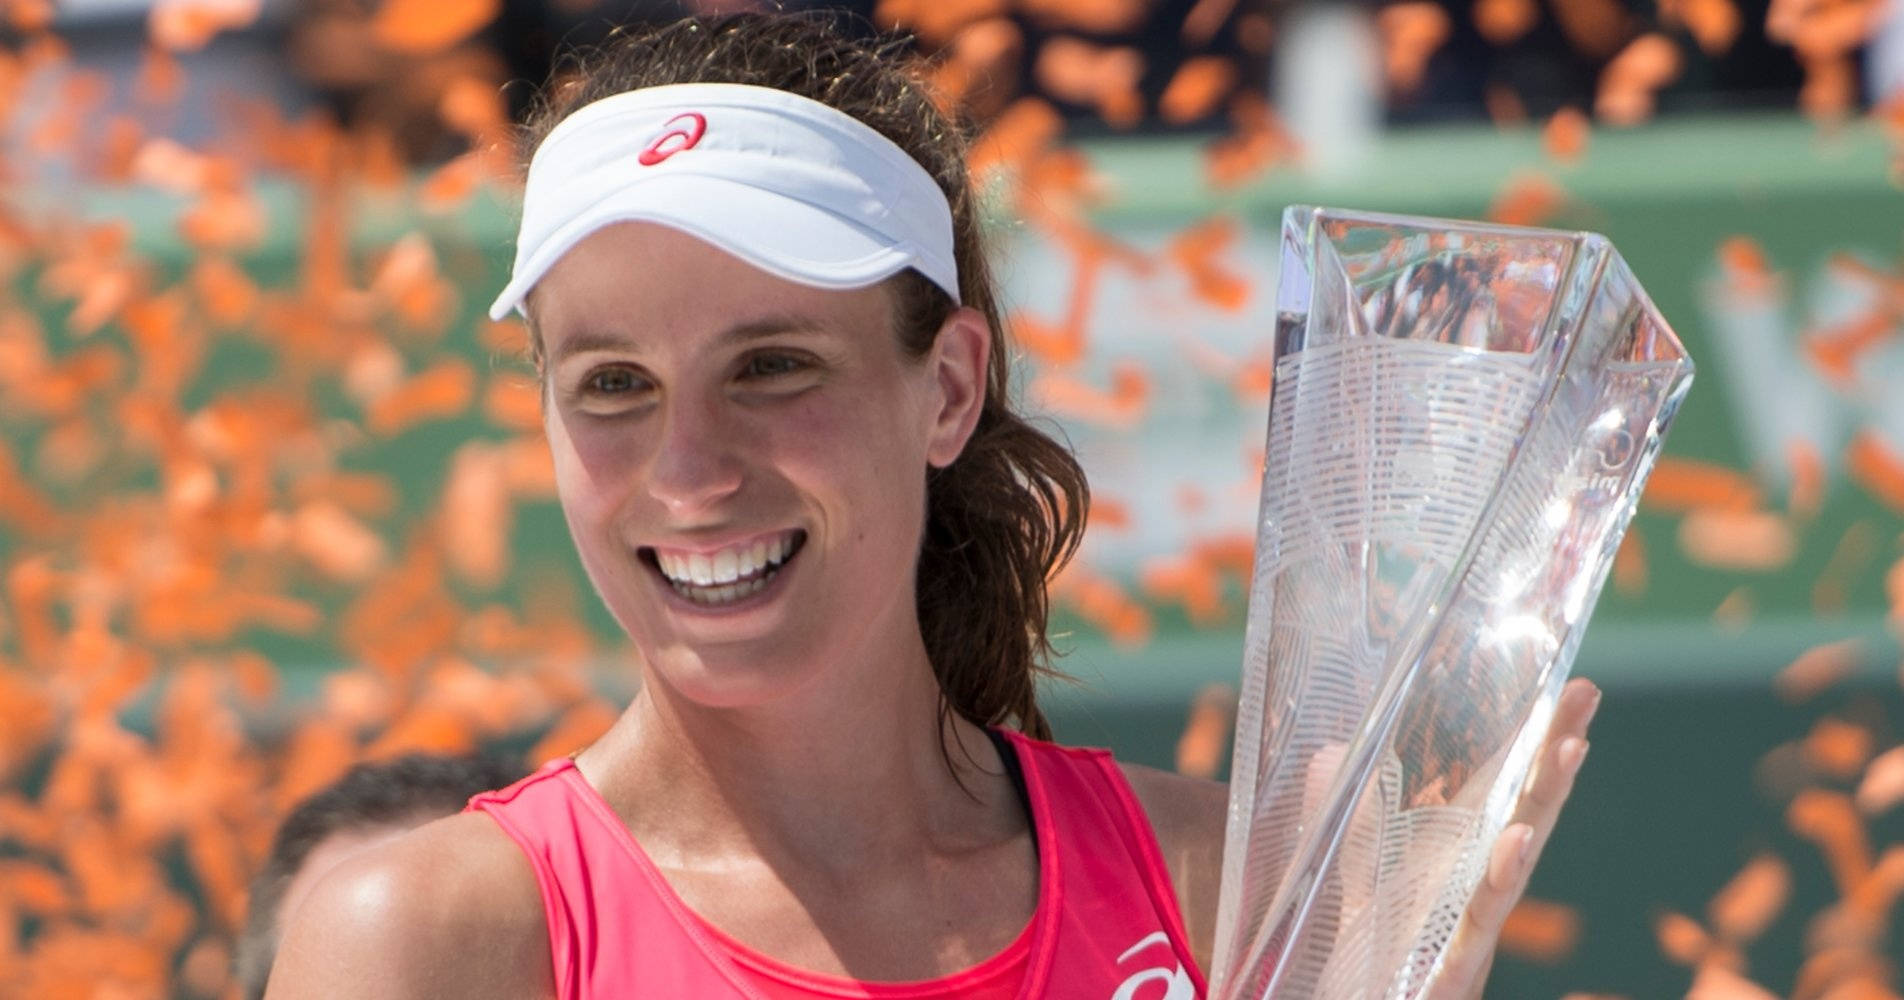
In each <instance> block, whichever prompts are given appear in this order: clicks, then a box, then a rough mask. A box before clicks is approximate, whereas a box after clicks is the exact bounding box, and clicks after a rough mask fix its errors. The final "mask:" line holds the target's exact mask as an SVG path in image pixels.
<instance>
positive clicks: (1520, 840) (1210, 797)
mask: <svg viewBox="0 0 1904 1000" xmlns="http://www.w3.org/2000/svg"><path fill="white" fill-rule="evenodd" d="M1599 704H1600V691H1599V689H1598V688H1595V687H1594V686H1593V685H1592V684H1591V683H1589V682H1588V681H1586V680H1583V679H1578V678H1576V679H1575V680H1573V681H1570V682H1568V684H1567V687H1566V689H1565V690H1564V691H1562V692H1561V695H1560V703H1559V705H1558V706H1557V707H1556V708H1555V711H1554V719H1553V722H1552V724H1551V725H1550V727H1549V728H1548V731H1547V741H1546V743H1545V744H1543V745H1542V747H1541V751H1540V755H1539V756H1538V758H1536V760H1537V763H1536V764H1535V767H1534V773H1533V774H1532V775H1531V776H1530V778H1529V780H1528V783H1527V787H1526V789H1525V791H1524V792H1523V793H1522V795H1521V801H1520V805H1519V807H1518V808H1517V809H1516V811H1515V815H1514V818H1513V820H1512V821H1511V822H1510V823H1509V825H1508V827H1507V829H1506V830H1505V831H1504V832H1502V834H1501V836H1500V839H1499V840H1497V841H1495V844H1494V849H1493V852H1492V854H1491V855H1490V856H1489V858H1488V867H1487V875H1486V877H1485V878H1483V879H1482V881H1481V885H1480V886H1479V887H1477V888H1476V889H1475V892H1474V898H1473V900H1472V901H1470V902H1469V903H1468V909H1467V912H1466V914H1465V915H1464V916H1463V918H1462V921H1461V928H1460V930H1459V931H1457V932H1456V934H1455V939H1454V941H1453V942H1451V943H1450V944H1449V946H1448V953H1447V956H1446V957H1445V959H1444V960H1443V963H1442V968H1441V974H1440V976H1439V977H1437V978H1436V979H1435V983H1434V987H1433V990H1432V992H1431V993H1430V994H1429V995H1428V997H1427V998H1426V1000H1467V998H1479V997H1480V996H1481V988H1482V986H1483V985H1485V983H1486V981H1487V973H1488V969H1489V968H1490V967H1491V966H1492V965H1493V963H1494V947H1495V944H1496V943H1497V942H1498V940H1499V939H1500V935H1501V925H1502V924H1503V923H1504V922H1506V920H1507V914H1508V911H1510V910H1512V909H1513V908H1514V904H1515V903H1517V902H1519V901H1520V897H1521V894H1522V893H1523V892H1525V891H1526V890H1527V879H1528V876H1529V875H1531V874H1532V873H1533V870H1534V863H1535V862H1536V861H1538V860H1539V859H1540V852H1541V849H1542V848H1543V847H1545V846H1546V844H1547V837H1548V835H1549V834H1551V833H1552V832H1553V829H1554V823H1555V821H1556V820H1557V819H1559V816H1560V807H1561V806H1562V805H1563V804H1564V803H1565V802H1566V801H1567V795H1568V793H1570V792H1571V791H1572V790H1573V779H1574V775H1575V774H1577V773H1579V769H1580V763H1581V761H1582V760H1583V759H1584V758H1585V756H1586V750H1587V744H1586V733H1587V724H1588V723H1589V722H1591V721H1592V719H1593V712H1594V709H1596V708H1598V707H1599ZM1124 774H1125V777H1126V778H1127V779H1128V780H1129V781H1130V784H1131V790H1132V791H1133V792H1135V793H1136V794H1137V799H1138V801H1139V802H1141V803H1143V806H1144V812H1145V814H1146V815H1147V816H1148V817H1149V819H1150V825H1151V828H1152V829H1153V830H1155V831H1156V833H1157V842H1158V845H1159V846H1160V847H1161V848H1162V849H1163V853H1164V862H1165V863H1166V864H1167V865H1168V866H1169V868H1170V877H1171V881H1172V882H1173V883H1174V884H1175V886H1176V889H1177V902H1178V906H1179V908H1180V909H1181V910H1182V912H1183V920H1184V928H1185V931H1186V932H1187V933H1188V934H1189V936H1190V947H1191V950H1192V951H1193V952H1194V953H1195V956H1196V959H1197V964H1198V965H1199V966H1200V967H1201V968H1203V969H1204V970H1206V971H1208V970H1209V968H1210V956H1211V952H1212V950H1213V949H1214V947H1215V931H1216V928H1215V923H1216V903H1217V893H1218V891H1219V888H1220V886H1221V882H1222V871H1223V836H1224V832H1225V827H1226V824H1227V822H1228V792H1227V789H1226V786H1224V785H1221V784H1218V783H1216V782H1213V781H1202V780H1199V779H1194V778H1185V777H1182V776H1180V775H1175V774H1170V773H1168V772H1165V771H1159V770H1157V769H1155V768H1149V767H1143V766H1140V765H1135V764H1126V765H1124Z"/></svg>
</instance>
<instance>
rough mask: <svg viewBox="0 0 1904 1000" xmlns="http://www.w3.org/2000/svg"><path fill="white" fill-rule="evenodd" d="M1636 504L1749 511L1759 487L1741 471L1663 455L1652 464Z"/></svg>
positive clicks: (1669, 509)
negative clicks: (1648, 476) (1642, 492)
mask: <svg viewBox="0 0 1904 1000" xmlns="http://www.w3.org/2000/svg"><path fill="white" fill-rule="evenodd" d="M1640 505H1641V506H1642V507H1645V508H1647V509H1648V510H1658V511H1666V512H1673V513H1684V512H1686V511H1690V510H1695V509H1699V508H1715V509H1719V510H1734V511H1750V510H1753V509H1755V508H1757V507H1758V505H1759V489H1758V487H1757V486H1756V485H1754V484H1753V482H1752V480H1751V479H1749V478H1747V477H1746V476H1745V475H1744V474H1743V473H1740V472H1735V471H1733V470H1732V469H1728V468H1726V467H1724V466H1721V465H1713V464H1711V463H1709V462H1700V461H1697V460H1694V459H1686V458H1677V457H1673V456H1663V457H1661V458H1660V459H1659V460H1658V462H1656V463H1655V464H1654V465H1653V474H1652V476H1651V477H1650V478H1648V479H1647V481H1646V492H1645V493H1644V494H1642V495H1641V497H1640Z"/></svg>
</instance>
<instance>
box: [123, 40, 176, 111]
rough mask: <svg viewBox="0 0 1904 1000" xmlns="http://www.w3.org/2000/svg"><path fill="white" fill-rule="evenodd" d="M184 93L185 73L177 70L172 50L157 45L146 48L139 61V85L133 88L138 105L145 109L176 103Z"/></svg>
mask: <svg viewBox="0 0 1904 1000" xmlns="http://www.w3.org/2000/svg"><path fill="white" fill-rule="evenodd" d="M184 91H185V71H184V70H182V69H180V68H179V61H178V57H177V56H175V55H173V54H172V50H171V49H168V48H164V47H161V46H157V45H149V46H147V47H146V50H145V55H144V56H143V57H141V58H140V60H139V83H138V86H137V87H135V88H134V92H135V93H136V94H137V95H138V100H139V103H141V104H143V105H146V106H147V107H156V106H163V105H167V104H172V103H174V102H176V101H177V100H178V98H179V95H180V94H182V93H184Z"/></svg>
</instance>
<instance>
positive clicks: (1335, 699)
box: [1211, 207, 1692, 1000]
mask: <svg viewBox="0 0 1904 1000" xmlns="http://www.w3.org/2000/svg"><path fill="white" fill-rule="evenodd" d="M1282 247H1283V250H1282V274H1281V284H1280V291H1279V293H1278V301H1277V329H1276V345H1275V389H1274V394H1273V396H1272V397H1271V403H1270V418H1269V441H1268V462H1267V464H1266V469H1265V472H1264V476H1263V493H1262V506H1261V511H1260V519H1259V522H1258V527H1257V541H1256V569H1255V578H1254V580H1253V582H1252V585H1251V592H1250V608H1249V626H1248V633H1247V638H1246V646H1245V655H1244V663H1243V687H1242V702H1241V707H1240V712H1239V715H1238V718H1237V732H1236V751H1235V756H1234V758H1233V762H1232V766H1231V782H1230V812H1229V831H1228V839H1227V841H1226V844H1225V851H1224V862H1223V888H1222V895H1221V900H1220V903H1219V909H1218V917H1217V941H1216V955H1215V959H1214V962H1213V967H1212V970H1211V972H1212V990H1213V996H1215V997H1217V998H1219V1000H1244V998H1247V1000H1260V998H1264V997H1275V998H1278V1000H1407V998H1412V997H1416V996H1418V995H1419V994H1420V993H1421V992H1422V990H1423V989H1424V987H1426V986H1427V984H1428V983H1429V981H1430V979H1431V978H1432V976H1433V975H1434V973H1435V970H1436V968H1437V966H1438V963H1439V960H1440V957H1441V954H1442V952H1443V950H1444V949H1445V947H1446V946H1447V944H1448V941H1449V939H1450V937H1451V936H1452V934H1453V932H1454V930H1455V928H1456V926H1457V925H1458V921H1459V920H1460V917H1461V913H1462V910H1463V909H1464V907H1465V906H1466V904H1467V901H1468V897H1469V896H1470V895H1471V894H1472V892H1473V890H1474V887H1475V885H1476V884H1477V883H1478V881H1479V879H1480V877H1481V875H1482V871H1483V869H1484V867H1485V865H1486V860H1487V853H1488V850H1489V848H1490V846H1491V845H1492V844H1493V842H1494V840H1495V838H1496V837H1497V836H1498V835H1499V834H1500V832H1501V830H1502V829H1503V828H1504V827H1505V826H1506V824H1507V822H1508V821H1509V818H1510V817H1511V815H1512V813H1513V809H1514V805H1515V801H1516V799H1517V797H1518V795H1519V793H1520V789H1521V785H1522V783H1523V781H1524V780H1525V778H1526V776H1527V774H1528V772H1529V770H1530V769H1531V765H1532V763H1533V757H1534V753H1535V750H1536V749H1537V748H1538V746H1539V745H1540V743H1541V741H1542V739H1543V737H1544V736H1545V734H1546V730H1547V723H1548V720H1549V719H1550V717H1551V715H1552V710H1553V704H1554V701H1555V699H1556V697H1557V696H1558V694H1559V691H1560V688H1561V685H1562V684H1563V682H1564V681H1565V680H1566V676H1567V672H1568V670H1569V668H1570V667H1571V665H1572V662H1573V657H1574V652H1575V650H1576V649H1577V648H1578V647H1579V643H1580V639H1581V636H1582V635H1583V633H1584V631H1585V627H1586V623H1587V617H1588V615H1589V614H1590V613H1591V612H1592V610H1593V604H1594V600H1595V599H1596V598H1597V597H1598V595H1599V592H1600V587H1601V584H1602V583H1603V582H1604V581H1605V579H1606V574H1607V570H1608V569H1609V568H1610V567H1611V565H1612V562H1613V552H1614V549H1615V548H1616V547H1617V546H1618V544H1619V540H1620V536H1621V535H1622V534H1623V533H1624V531H1625V529H1626V526H1627V522H1628V520H1629V519H1630V518H1631V516H1632V513H1633V507H1634V504H1635V502H1636V501H1637V500H1638V498H1639V495H1640V490H1641V487H1642V485H1643V484H1644V481H1645V479H1646V475H1647V473H1648V471H1649V470H1650V469H1651V468H1652V464H1653V459H1654V457H1655V456H1656V455H1657V454H1658V452H1659V446H1660V441H1661V438H1662V436H1663V435H1664V434H1665V432H1666V428H1667V425H1668V424H1669V423H1670V422H1671V421H1672V418H1673V414H1674V412H1675V411H1676V410H1677V408H1678V406H1679V402H1680V400H1681V399H1682V398H1683V397H1684V395H1685V392H1686V389H1687V387H1688V386H1689V385H1690V384H1691V381H1692V363H1691V362H1690V361H1689V360H1688V359H1687V357H1686V353H1685V350H1684V349H1683V348H1682V347H1681V345H1680V343H1679V341H1678V339H1677V338H1676V337H1675V336H1674V335H1673V332H1672V330H1671V329H1670V328H1668V327H1667V325H1666V323H1665V321H1664V320H1662V319H1661V318H1660V315H1659V312H1658V310H1657V309H1655V308H1654V306H1653V303H1652V301H1651V300H1650V299H1649V298H1648V297H1647V295H1646V292H1645V290H1644V289H1642V288H1641V287H1640V284H1639V282H1638V281H1636V280H1635V279H1634V277H1633V273H1632V271H1631V270H1630V269H1629V268H1628V267H1627V265H1626V262H1625V261H1623V260H1622V259H1621V258H1620V255H1619V254H1618V253H1617V252H1616V251H1615V250H1614V249H1613V247H1612V245H1611V244H1609V243H1608V242H1607V240H1606V239H1605V238H1604V237H1601V236H1598V235H1595V234H1592V233H1578V232H1560V231H1555V230H1543V229H1526V228H1519V227H1509V226H1493V225H1483V224H1478V223H1468V222H1453V221H1447V220H1441V219H1424V218H1409V217H1404V216H1387V215H1372V214H1365V213H1359V212H1347V211H1338V210H1335V209H1325V208H1308V207H1295V208H1291V209H1289V210H1288V211H1287V212H1286V213H1285V214H1284V216H1283V232H1282Z"/></svg>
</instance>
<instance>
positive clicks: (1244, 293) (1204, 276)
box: [1164, 217, 1250, 312]
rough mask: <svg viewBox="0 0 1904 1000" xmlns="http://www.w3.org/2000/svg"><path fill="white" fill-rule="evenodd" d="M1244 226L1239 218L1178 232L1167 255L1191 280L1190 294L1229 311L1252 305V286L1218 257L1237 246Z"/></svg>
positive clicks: (1218, 219)
mask: <svg viewBox="0 0 1904 1000" xmlns="http://www.w3.org/2000/svg"><path fill="white" fill-rule="evenodd" d="M1240 234H1241V227H1240V226H1239V225H1238V224H1237V222H1236V220H1235V219H1230V218H1224V217H1216V218H1211V219H1206V220H1204V221H1202V222H1199V223H1197V224H1196V225H1193V226H1191V227H1190V228H1188V229H1186V230H1184V231H1182V232H1180V233H1178V234H1177V235H1176V236H1175V237H1174V238H1173V239H1171V241H1170V246H1169V247H1168V248H1167V249H1166V250H1165V251H1164V252H1165V254H1166V255H1167V256H1168V257H1169V258H1170V259H1171V260H1173V261H1175V262H1176V263H1177V265H1178V266H1180V267H1182V268H1183V270H1184V273H1185V274H1187V275H1188V276H1189V278H1190V293H1191V294H1192V295H1194V296H1195V297H1196V298H1197V299H1198V300H1199V301H1201V302H1205V303H1207V304H1209V305H1212V306H1215V307H1216V308H1218V309H1222V310H1224V311H1226V312H1236V311H1239V310H1241V309H1242V308H1243V307H1244V306H1246V305H1248V304H1249V295H1250V283H1249V281H1248V280H1247V279H1245V278H1244V277H1242V276H1241V275H1239V274H1237V273H1236V271H1235V270H1234V269H1233V268H1226V267H1224V266H1223V265H1222V264H1220V263H1219V262H1218V260H1217V258H1218V257H1219V256H1220V255H1222V254H1223V253H1224V252H1225V251H1227V250H1229V249H1230V248H1231V247H1232V246H1234V245H1235V243H1236V240H1237V237H1238V236H1239V235H1240Z"/></svg>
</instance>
